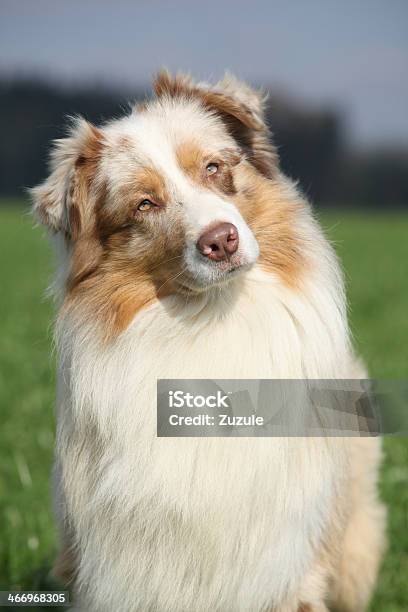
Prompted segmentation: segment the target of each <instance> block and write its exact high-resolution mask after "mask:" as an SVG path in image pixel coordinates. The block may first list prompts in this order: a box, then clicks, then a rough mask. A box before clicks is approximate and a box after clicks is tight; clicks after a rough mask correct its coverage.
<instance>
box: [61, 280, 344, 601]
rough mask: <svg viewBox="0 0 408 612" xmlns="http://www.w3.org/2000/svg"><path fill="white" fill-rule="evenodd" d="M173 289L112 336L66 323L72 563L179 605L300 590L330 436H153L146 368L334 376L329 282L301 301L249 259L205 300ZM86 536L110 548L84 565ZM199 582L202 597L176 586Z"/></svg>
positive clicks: (325, 478)
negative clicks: (241, 272)
mask: <svg viewBox="0 0 408 612" xmlns="http://www.w3.org/2000/svg"><path fill="white" fill-rule="evenodd" d="M238 289H239V290H238ZM180 300H181V298H177V300H172V299H171V298H170V299H167V300H164V301H163V302H161V303H157V304H156V305H154V306H153V307H151V308H150V309H148V310H146V311H144V312H143V313H140V314H139V315H138V316H137V317H136V318H135V320H134V321H133V323H132V325H131V326H130V328H129V329H128V330H127V331H126V332H125V333H124V334H122V336H121V337H120V338H119V339H118V340H117V342H116V343H115V344H114V345H112V346H111V347H110V348H109V349H104V350H101V348H100V346H99V345H98V343H97V341H96V340H95V337H93V336H92V333H91V330H89V329H88V330H82V331H77V332H76V334H74V335H71V336H70V337H69V335H68V334H67V333H64V332H63V335H62V339H61V341H62V344H63V345H65V347H64V348H65V351H63V353H64V354H65V362H64V361H63V363H62V370H63V372H64V380H65V384H66V383H68V387H69V388H70V391H68V390H67V388H66V387H65V390H64V386H63V387H62V395H63V397H64V396H65V400H64V399H63V404H64V405H65V406H66V407H68V409H67V410H64V413H63V414H60V419H59V421H60V426H59V431H60V436H61V439H60V448H61V449H66V448H68V449H70V450H69V452H68V453H67V454H66V455H65V459H64V466H63V473H64V474H65V478H66V479H67V480H68V481H69V482H68V487H67V488H68V490H70V487H71V488H72V490H71V500H67V501H68V507H69V506H70V505H71V512H72V515H73V516H74V517H75V516H77V517H79V516H80V517H81V521H82V525H80V526H79V528H80V530H81V531H82V534H83V535H82V537H83V538H84V539H85V540H86V541H85V542H84V543H83V544H84V550H83V553H82V562H81V568H80V574H81V572H82V574H83V578H84V579H85V578H86V575H87V574H88V575H89V572H100V573H101V578H103V575H105V576H106V580H107V581H108V582H109V581H110V582H111V581H112V576H115V575H118V576H121V577H123V576H129V584H126V585H125V586H124V587H121V586H120V585H119V584H118V585H117V586H116V587H115V588H116V590H115V589H113V588H112V591H114V592H116V593H117V590H118V589H119V591H121V590H123V593H124V595H123V596H124V597H126V596H129V597H130V596H131V597H132V598H133V599H132V601H133V602H134V601H135V598H137V596H138V595H137V593H138V592H139V593H140V592H141V591H142V584H143V585H144V586H143V592H144V596H145V597H146V592H147V593H150V598H151V599H150V601H151V606H152V609H153V607H154V606H156V607H157V609H173V608H171V607H170V608H166V602H165V598H166V597H170V595H171V597H172V598H174V601H179V602H180V606H181V607H180V610H184V609H186V610H187V609H197V610H201V609H203V610H204V609H208V610H209V609H223V610H230V609H231V610H232V609H234V610H241V609H242V610H245V609H254V610H255V609H257V610H258V609H259V610H261V609H263V607H264V606H267V605H268V603H269V602H271V601H279V600H281V599H282V598H283V597H285V596H287V595H288V593H290V592H291V591H292V590H293V589H294V588H296V587H297V586H298V585H299V583H300V582H301V580H302V576H303V575H304V573H305V571H306V569H307V567H308V566H309V565H310V563H311V560H312V557H313V555H314V554H315V550H316V548H317V547H318V545H319V541H320V539H321V537H322V533H323V531H324V529H325V527H326V526H327V522H328V519H329V516H330V514H331V504H332V502H333V499H334V497H335V494H336V487H337V486H338V484H339V480H340V479H341V473H342V463H343V457H342V453H341V450H340V449H339V446H338V444H332V443H331V444H330V445H328V444H327V441H325V440H324V439H306V438H304V439H302V438H291V439H283V438H265V439H252V438H240V439H237V438H235V439H228V438H204V439H194V438H192V439H189V438H183V439H180V438H175V439H172V438H157V437H156V406H155V389H156V379H157V378H194V377H196V378H262V377H264V378H304V377H320V378H325V377H327V378H328V377H334V376H336V375H337V376H339V375H340V376H341V375H342V373H341V371H340V369H341V363H342V358H343V360H344V363H346V352H347V346H346V342H345V336H344V334H342V333H341V332H342V330H341V329H340V328H339V327H338V322H337V319H338V318H339V317H338V316H336V315H337V314H338V313H335V312H334V310H335V304H332V305H331V308H332V310H331V311H330V308H329V309H327V306H328V303H329V302H330V300H331V297H330V295H329V294H327V295H326V294H324V292H323V293H322V294H321V295H320V296H319V300H318V301H317V303H314V302H313V300H312V298H310V301H309V303H308V302H307V300H306V299H305V298H304V297H302V299H297V298H296V297H295V294H294V293H290V292H287V293H285V294H283V293H282V291H281V290H278V289H277V287H275V285H274V283H273V279H271V278H270V277H268V275H265V274H264V273H262V272H260V271H256V270H255V271H253V272H252V273H251V274H249V276H248V278H247V279H246V280H245V282H244V283H241V285H239V286H238V285H237V286H236V287H235V289H234V287H231V289H230V290H227V291H226V290H225V289H224V290H223V292H222V293H220V292H218V291H217V292H216V293H214V295H213V296H212V297H211V298H210V300H209V298H208V296H207V297H206V298H203V300H196V299H195V300H194V301H187V302H182V301H180ZM211 300H212V301H211ZM325 301H326V303H325ZM318 304H320V307H319V306H318ZM322 310H324V311H325V312H326V317H325V318H323V319H322V312H321V311H322ZM327 312H329V314H330V312H332V313H333V321H334V323H333V324H332V325H328V321H327ZM66 331H67V330H66ZM324 351H327V355H326V357H325V358H322V357H323V353H324ZM343 353H344V354H343ZM339 364H340V365H339ZM68 372H69V375H68ZM67 396H69V397H67ZM74 418H75V421H76V425H75V429H76V436H75V441H73V440H70V438H69V433H68V432H70V431H72V421H73V419H74ZM90 422H92V423H93V424H94V425H93V428H94V429H92V430H90V426H89V423H90ZM95 432H96V433H95ZM90 436H92V437H93V439H92V440H91V439H90ZM84 446H86V447H87V449H88V450H87V451H86V452H84ZM78 462H79V463H81V462H83V465H82V467H81V471H82V470H83V473H84V474H87V473H88V478H89V482H88V485H89V489H88V492H87V493H86V495H87V497H88V500H87V501H86V502H85V500H83V501H81V498H82V495H83V494H85V490H82V491H81V490H79V487H80V488H82V487H84V486H85V487H86V486H87V485H86V484H84V482H83V479H81V484H80V485H79V484H78V483H79V480H78V479H70V475H69V473H70V470H71V468H73V469H74V470H77V469H78V467H77V466H78ZM74 464H75V465H76V467H75V468H74V467H73V466H74ZM86 464H88V465H86ZM85 480H86V477H85ZM90 495H91V501H89V496H90ZM69 513H70V512H69ZM97 523H99V526H98V527H97V528H95V525H96V524H97ZM85 533H86V535H85ZM102 533H103V543H102V544H101V543H100V538H101V537H102ZM153 543H156V544H153ZM157 543H160V545H159V544H157ZM98 546H102V547H104V546H106V555H105V556H103V557H104V563H103V565H102V564H101V566H100V567H95V554H94V553H95V547H98ZM112 550H115V551H116V554H115V555H114V556H112V552H108V551H112ZM168 559H173V560H174V564H170V565H168ZM164 565H165V566H166V568H165V569H164V567H163V566H164ZM115 568H116V569H115ZM119 568H120V569H119ZM152 568H157V571H156V570H155V569H152ZM227 574H228V580H227ZM231 575H232V578H231ZM108 576H110V577H109V579H108ZM159 576H160V580H161V581H164V584H163V585H161V588H160V589H159V588H157V585H155V584H154V581H155V580H156V579H157V580H158V579H159ZM223 576H225V580H224V579H223ZM186 579H187V580H191V581H192V586H191V593H190V595H189V591H188V590H187V591H186V589H185V580H186ZM197 581H198V582H197ZM200 581H204V582H205V584H206V587H205V589H201V588H200V584H199V583H200ZM101 582H103V580H99V581H98V583H99V584H101ZM146 583H147V584H151V588H150V587H149V588H147V587H146ZM182 584H184V587H183V589H182V588H181V585H182ZM166 585H167V586H166ZM164 587H165V588H164ZM108 591H109V589H108V587H107V592H106V593H105V594H104V595H103V596H105V597H107V598H108V597H109V595H108ZM200 592H202V598H203V599H202V602H200V601H194V602H193V600H191V601H189V600H188V597H189V596H191V597H193V595H192V594H193V593H194V597H195V598H196V597H197V593H200ZM221 594H222V598H223V601H221V602H220V599H219V598H220V597H221ZM101 597H102V595H101ZM157 597H161V598H163V600H162V601H160V602H159V601H158V600H157ZM183 598H184V599H183ZM248 598H249V599H248ZM136 601H137V599H136ZM183 602H184V603H183ZM143 605H146V599H145V600H144V603H143ZM183 605H184V606H185V607H184V608H183V607H182V606H183ZM189 606H192V607H189ZM211 606H213V607H211ZM217 606H219V608H217ZM124 609H127V608H124ZM149 609H150V608H149ZM155 609H156V608H155ZM174 609H176V608H174ZM177 609H178V608H177Z"/></svg>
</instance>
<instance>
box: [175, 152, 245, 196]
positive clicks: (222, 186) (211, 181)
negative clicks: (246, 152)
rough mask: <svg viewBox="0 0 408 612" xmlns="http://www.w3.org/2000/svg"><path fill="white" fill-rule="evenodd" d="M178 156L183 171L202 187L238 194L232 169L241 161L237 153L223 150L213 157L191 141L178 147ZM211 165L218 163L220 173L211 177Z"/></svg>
mask: <svg viewBox="0 0 408 612" xmlns="http://www.w3.org/2000/svg"><path fill="white" fill-rule="evenodd" d="M176 156H177V161H178V163H179V165H180V167H181V168H182V170H183V171H184V172H185V173H186V174H187V175H188V176H189V177H190V178H191V179H192V180H193V181H194V182H196V183H198V184H199V185H201V186H202V187H204V188H206V189H215V190H217V191H221V192H222V193H224V194H226V195H233V194H235V193H236V190H235V185H234V178H233V173H232V168H233V166H236V165H237V164H238V163H239V161H240V160H241V157H240V155H239V154H238V152H237V151H234V150H233V149H223V150H221V151H219V152H217V154H214V155H211V154H210V153H206V152H205V151H204V150H203V149H202V148H201V147H200V146H199V145H198V144H197V143H196V142H194V141H193V140H191V141H188V142H183V143H181V144H180V145H179V146H178V147H177V149H176ZM210 163H216V164H217V166H218V171H217V172H216V173H215V174H213V175H210V176H209V175H208V173H207V170H206V167H207V165H208V164H210Z"/></svg>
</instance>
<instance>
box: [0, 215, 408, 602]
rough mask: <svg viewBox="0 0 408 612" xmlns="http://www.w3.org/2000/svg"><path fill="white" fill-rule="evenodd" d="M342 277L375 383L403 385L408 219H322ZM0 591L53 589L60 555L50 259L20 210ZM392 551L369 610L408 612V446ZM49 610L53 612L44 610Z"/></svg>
mask: <svg viewBox="0 0 408 612" xmlns="http://www.w3.org/2000/svg"><path fill="white" fill-rule="evenodd" d="M322 222H323V225H324V226H325V228H326V230H327V232H328V235H329V236H330V238H331V239H332V241H333V242H334V244H335V246H336V248H337V250H338V253H339V255H340V256H341V258H342V260H343V262H344V266H345V269H346V276H347V284H348V290H349V298H350V304H351V307H350V317H351V322H352V328H353V331H354V336H355V341H356V344H357V346H358V349H359V351H360V353H361V354H362V355H363V357H364V358H365V359H366V361H367V363H368V365H369V368H370V373H371V375H372V376H373V377H382V378H404V377H405V378H407V370H408V367H407V366H408V364H407V360H408V282H407V280H408V276H407V262H408V239H407V236H408V215H406V216H403V215H401V214H400V215H392V214H388V215H362V214H361V215H360V214H350V213H348V214H341V213H340V212H339V213H336V214H334V213H332V214H330V215H324V216H323V217H322ZM0 251H1V258H0V261H1V268H2V275H1V301H0V309H1V310H0V342H1V348H0V406H1V408H0V410H1V430H0V590H2V589H3V590H4V589H6V588H7V589H10V588H20V587H21V588H25V589H39V588H43V589H45V588H48V587H51V585H52V583H51V582H50V579H49V577H48V571H49V567H50V563H51V560H52V558H53V554H54V549H55V534H54V527H53V521H52V515H51V501H50V492H49V472H50V467H51V462H52V453H53V431H54V419H53V401H54V364H53V361H52V357H50V337H51V332H50V329H51V323H52V317H53V314H52V307H51V304H50V303H49V302H48V301H46V300H45V299H44V297H43V296H44V291H45V288H46V285H47V280H48V279H49V276H50V270H51V266H50V251H49V248H48V245H47V242H46V240H45V239H44V238H43V235H42V232H41V231H40V230H39V229H35V230H34V229H32V223H31V219H30V218H29V217H27V216H26V215H25V214H24V211H23V209H22V208H21V207H16V206H14V207H12V206H11V205H8V206H7V205H4V206H2V207H0ZM381 492H382V496H383V498H384V500H385V501H386V503H387V505H388V507H389V542H390V545H389V551H388V554H387V556H386V559H385V562H384V566H383V568H382V572H381V578H380V582H379V585H378V589H377V593H376V597H375V600H374V602H373V604H372V608H371V609H372V610H373V611H374V610H375V611H376V612H378V611H380V612H402V611H406V610H408V440H407V439H405V438H399V439H396V438H393V439H391V438H389V439H387V440H386V441H385V461H384V466H383V471H382V480H381ZM47 609H48V610H49V609H50V608H47Z"/></svg>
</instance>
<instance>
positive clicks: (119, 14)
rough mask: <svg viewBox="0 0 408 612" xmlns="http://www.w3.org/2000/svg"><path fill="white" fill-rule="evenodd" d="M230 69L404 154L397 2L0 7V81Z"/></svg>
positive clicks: (405, 48) (407, 122)
mask: <svg viewBox="0 0 408 612" xmlns="http://www.w3.org/2000/svg"><path fill="white" fill-rule="evenodd" d="M163 66H166V67H168V68H169V69H171V70H173V71H176V70H184V71H189V72H191V73H192V74H193V75H195V76H197V77H198V78H201V79H202V78H204V79H206V80H212V79H217V78H219V77H221V76H222V74H223V73H224V71H225V70H226V69H227V70H230V71H232V72H234V73H235V74H236V75H237V76H239V77H241V78H244V79H247V80H249V81H250V82H252V83H256V84H262V85H264V86H269V87H270V88H271V89H272V91H274V90H275V91H277V92H279V93H280V94H282V93H286V94H288V95H290V96H292V97H293V98H295V99H299V100H300V101H302V102H305V103H308V104H310V105H311V106H317V107H319V106H325V105H328V104H330V105H334V106H335V107H336V108H337V109H338V110H339V112H340V113H341V114H342V116H343V118H344V121H345V126H346V128H347V132H346V133H347V134H348V137H349V139H350V141H351V142H352V143H353V144H354V145H355V146H357V147H375V146H379V145H384V144H385V145H395V144H396V145H398V146H406V147H408V2H407V1H406V0H388V1H387V2H384V0H359V1H358V2H356V1H355V0H343V1H340V0H336V1H332V0H284V1H275V0H269V1H267V0H246V1H242V0H218V1H215V0H205V1H197V0H190V1H185V0H170V1H164V0H162V1H159V0H150V1H146V0H133V1H129V0H116V1H115V0H111V1H108V0H82V1H79V0H69V1H64V2H61V1H60V2H58V1H57V0H35V1H34V0H0V74H6V75H8V76H10V75H14V74H20V75H25V76H27V75H40V76H41V77H50V78H52V79H53V80H60V81H63V82H64V83H66V84H68V85H69V84H72V83H77V82H86V83H88V84H89V83H91V84H93V83H100V82H102V83H105V84H108V85H116V84H117V85H124V86H127V87H128V86H129V87H135V86H136V85H139V84H141V85H145V84H147V83H148V82H149V81H150V77H151V75H152V73H154V72H156V71H157V70H158V69H159V68H160V67H163Z"/></svg>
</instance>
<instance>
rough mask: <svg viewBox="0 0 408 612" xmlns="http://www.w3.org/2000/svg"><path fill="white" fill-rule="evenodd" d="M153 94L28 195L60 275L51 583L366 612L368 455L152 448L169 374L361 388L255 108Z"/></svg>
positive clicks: (332, 267) (329, 447) (87, 137)
mask: <svg viewBox="0 0 408 612" xmlns="http://www.w3.org/2000/svg"><path fill="white" fill-rule="evenodd" d="M154 91H155V96H154V97H153V99H151V100H150V101H147V102H146V103H143V104H139V105H136V106H135V107H134V108H133V109H132V111H131V112H130V113H129V114H127V115H126V116H123V117H122V118H119V119H114V120H112V121H110V122H108V123H106V124H104V125H102V126H100V127H96V126H94V125H92V124H90V123H89V122H87V121H85V120H84V119H82V118H77V119H75V120H73V122H72V125H71V126H70V130H69V134H68V135H67V137H66V138H63V139H61V140H58V141H56V143H55V146H54V148H53V151H52V154H51V167H50V175H49V177H48V178H47V180H46V181H45V182H44V183H43V184H41V185H40V186H38V187H35V188H34V189H33V190H32V197H33V210H34V214H35V216H36V218H37V219H38V220H39V221H40V222H41V223H43V224H44V225H45V226H46V227H47V228H48V229H49V232H50V234H51V235H52V236H53V240H54V242H55V244H56V248H57V254H58V262H59V263H58V274H57V276H56V281H55V293H56V296H57V301H58V308H59V314H58V318H57V322H56V333H55V337H56V344H57V349H58V355H59V365H58V389H57V438H56V464H55V470H54V482H55V486H54V489H55V507H56V514H57V518H58V523H59V527H60V533H61V552H60V555H59V558H58V560H57V563H56V572H57V575H59V576H60V579H61V580H64V581H65V582H66V583H67V584H69V585H70V587H71V589H72V592H73V594H74V601H75V604H74V605H75V606H76V608H75V609H77V610H87V611H92V612H104V611H106V612H108V611H109V612H110V611H112V610H118V611H120V612H131V611H132V612H134V611H143V612H147V611H158V612H205V611H211V612H214V611H219V612H240V611H248V612H263V611H271V610H273V611H275V612H301V611H303V612H306V611H309V612H321V611H324V610H328V609H335V610H344V611H349V612H357V611H361V610H364V609H365V607H366V605H367V603H368V601H369V599H370V595H371V592H372V590H373V587H374V585H375V581H376V576H377V572H378V568H379V563H380V559H381V554H382V551H383V548H384V524H385V510H384V508H383V506H382V504H381V502H380V501H379V500H378V496H377V490H376V489H377V485H376V481H377V472H378V465H379V461H380V457H381V449H380V444H379V442H378V441H377V440H376V439H363V438H344V437H337V438H330V437H324V436H322V437H306V436H305V437H290V438H289V437H286V438H284V437H278V438H272V437H270V438H250V437H239V438H227V437H222V438H213V437H210V438H196V437H192V438H190V437H189V438H161V437H157V435H156V381H157V379H159V378H173V379H177V378H183V379H188V378H200V379H202V378H206V379H211V378H212V379H222V378H224V379H225V378H235V379H237V378H245V379H249V378H256V379H260V378H266V379H302V380H308V379H349V378H358V377H360V376H361V377H364V376H365V374H364V370H363V369H362V366H360V365H359V363H358V360H357V359H356V357H355V355H354V353H353V349H352V346H351V342H350V335H349V330H348V324H347V317H346V302H345V294H344V288H343V280H342V274H341V270H340V267H339V263H338V261H337V259H336V256H335V254H334V252H333V250H332V248H331V246H330V245H329V243H328V241H327V240H326V238H325V237H324V235H323V233H322V231H321V229H320V227H319V224H318V223H317V221H316V220H315V218H314V217H313V212H312V210H311V207H310V205H309V204H308V202H306V201H305V199H304V197H303V196H302V194H301V193H300V192H299V190H298V189H297V187H296V185H295V184H294V183H293V182H292V181H291V180H289V179H288V178H287V177H286V176H284V175H283V173H282V172H281V170H280V168H279V160H278V156H277V151H276V149H275V147H274V145H273V144H272V141H271V138H270V134H269V132H268V128H267V125H266V122H265V116H264V110H263V109H264V98H263V95H262V94H261V93H260V92H258V91H256V90H254V89H252V88H251V87H249V86H247V85H246V84H244V83H242V82H240V81H239V80H237V79H236V78H235V77H233V76H232V75H229V74H227V75H226V76H225V78H224V79H223V80H222V81H221V82H219V83H217V84H215V85H209V84H207V83H196V82H194V81H193V80H192V79H191V78H190V77H189V76H186V75H176V76H172V75H170V74H169V73H167V72H165V71H164V72H161V73H160V74H159V75H158V76H157V78H156V80H155V82H154Z"/></svg>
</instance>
